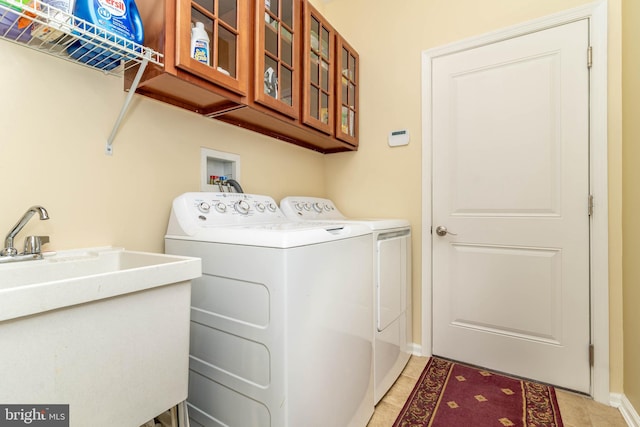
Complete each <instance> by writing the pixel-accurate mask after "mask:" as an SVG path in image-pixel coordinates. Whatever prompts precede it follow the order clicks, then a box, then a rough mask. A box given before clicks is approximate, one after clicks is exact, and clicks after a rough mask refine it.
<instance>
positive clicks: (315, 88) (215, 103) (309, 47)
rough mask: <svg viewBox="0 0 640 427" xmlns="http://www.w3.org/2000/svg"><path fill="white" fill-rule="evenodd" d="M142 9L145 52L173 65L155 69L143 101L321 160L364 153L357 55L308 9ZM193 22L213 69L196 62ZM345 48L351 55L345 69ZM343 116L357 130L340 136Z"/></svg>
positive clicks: (168, 3)
mask: <svg viewBox="0 0 640 427" xmlns="http://www.w3.org/2000/svg"><path fill="white" fill-rule="evenodd" d="M136 4H137V6H138V9H139V11H140V15H141V17H142V21H143V24H144V27H145V33H146V34H147V35H148V36H147V39H146V40H145V43H146V44H147V45H148V46H149V47H150V48H152V49H155V50H157V51H159V52H161V53H163V54H164V57H165V58H166V59H165V64H164V67H154V66H152V65H150V66H149V67H147V70H146V71H145V73H144V74H143V77H142V79H141V81H140V83H139V85H138V87H137V90H136V92H137V93H139V94H142V95H145V96H148V97H151V98H154V99H157V100H160V101H162V102H166V103H169V104H172V105H176V106H178V107H181V108H185V109H188V110H191V111H194V112H197V113H199V114H202V115H205V116H207V117H211V118H214V119H217V120H220V121H223V122H226V123H230V124H233V125H237V126H240V127H243V128H246V129H250V130H253V131H256V132H259V133H262V134H265V135H269V136H271V137H274V138H277V139H280V140H284V141H287V142H290V143H293V144H296V145H299V146H302V147H305V148H309V149H313V150H316V151H320V152H322V153H334V152H340V151H353V150H356V149H357V147H358V135H357V124H358V123H357V113H358V110H357V93H355V96H352V95H353V94H354V93H353V91H354V90H355V91H356V92H357V71H358V70H357V68H356V67H357V59H358V57H357V53H355V51H354V50H353V49H352V48H351V47H350V46H349V45H348V44H346V43H345V42H344V41H342V39H341V38H340V36H339V35H338V33H337V32H336V31H335V30H334V29H333V28H332V27H331V26H330V25H329V23H328V22H326V20H324V18H322V16H321V15H320V14H319V13H318V12H317V11H316V10H315V9H313V8H312V6H311V5H310V4H309V3H308V2H307V1H306V0H259V1H249V0H191V1H184V0H182V1H181V0H161V1H158V0H136ZM195 22H202V23H203V25H204V28H205V30H206V32H207V34H208V35H209V40H210V51H209V60H208V61H207V62H206V63H205V62H201V61H198V60H196V59H194V58H192V57H191V28H192V26H193V25H195ZM316 23H317V25H316ZM341 46H342V47H343V48H346V49H347V50H348V51H349V52H350V53H349V54H348V55H347V61H346V64H345V65H342V63H341V61H340V55H339V52H340V51H339V50H338V49H339V48H341ZM350 60H351V62H350ZM313 61H315V62H313ZM354 61H355V62H354ZM312 62H313V63H312ZM350 65H353V67H354V68H351V69H350V68H349V66H350ZM343 66H345V67H347V72H346V74H345V76H346V78H348V79H349V82H348V83H347V85H346V87H347V91H346V93H345V92H344V91H342V89H341V87H340V85H339V82H340V81H342V80H341V78H340V77H338V73H339V71H340V70H342V68H341V67H343ZM135 71H136V70H135V68H132V69H131V70H130V71H127V73H126V74H125V87H128V85H129V84H130V83H131V81H132V78H133V76H134V75H135ZM350 97H351V98H350ZM343 99H344V102H342V103H341V100H343ZM345 107H346V108H347V109H348V113H347V114H346V117H347V120H351V121H350V122H347V125H348V126H352V128H345V129H346V132H342V131H341V130H342V127H340V129H339V125H344V123H343V121H342V119H341V118H340V117H341V116H340V114H341V112H342V111H343V108H345ZM349 129H350V130H349ZM343 134H344V135H347V136H346V137H345V136H344V135H343Z"/></svg>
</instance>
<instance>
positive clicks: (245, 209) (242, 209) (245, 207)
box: [233, 200, 251, 215]
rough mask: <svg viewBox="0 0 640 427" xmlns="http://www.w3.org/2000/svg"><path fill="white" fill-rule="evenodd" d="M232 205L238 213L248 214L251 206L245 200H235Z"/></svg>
mask: <svg viewBox="0 0 640 427" xmlns="http://www.w3.org/2000/svg"><path fill="white" fill-rule="evenodd" d="M233 207H234V209H235V210H236V212H238V213H239V214H240V215H248V214H249V209H251V206H249V203H247V202H246V200H240V201H239V202H236V203H235V204H234V205H233Z"/></svg>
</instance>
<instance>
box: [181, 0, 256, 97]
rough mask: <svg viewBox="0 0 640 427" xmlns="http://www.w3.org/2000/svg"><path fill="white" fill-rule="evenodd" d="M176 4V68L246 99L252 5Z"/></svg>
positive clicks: (231, 1)
mask: <svg viewBox="0 0 640 427" xmlns="http://www.w3.org/2000/svg"><path fill="white" fill-rule="evenodd" d="M176 1H177V5H178V6H177V8H176V13H177V17H176V18H177V19H176V21H177V27H176V66H177V67H178V68H181V69H183V70H186V71H189V72H190V73H193V74H195V75H197V76H198V77H201V78H203V79H205V80H208V81H210V82H213V83H216V84H218V85H221V86H223V87H225V88H226V89H229V90H231V91H233V92H235V93H237V94H240V95H246V94H247V85H248V82H249V77H248V76H249V74H248V73H249V69H248V68H249V61H248V57H247V54H246V52H248V49H249V42H250V41H249V35H248V29H249V26H250V11H249V2H247V1H246V0H192V1H184V0H176ZM192 39H193V40H192ZM207 39H208V41H207Z"/></svg>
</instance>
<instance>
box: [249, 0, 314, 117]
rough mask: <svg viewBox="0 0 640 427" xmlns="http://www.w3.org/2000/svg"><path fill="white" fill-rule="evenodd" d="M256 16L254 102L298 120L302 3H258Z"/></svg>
mask: <svg viewBox="0 0 640 427" xmlns="http://www.w3.org/2000/svg"><path fill="white" fill-rule="evenodd" d="M256 3H257V5H256V16H255V23H256V27H255V34H256V40H255V46H254V47H255V79H254V85H255V88H254V101H255V102H257V103H259V104H261V105H264V106H266V107H269V108H271V109H273V110H276V111H278V112H280V113H282V114H285V115H287V116H289V117H291V118H294V119H297V118H298V117H299V116H300V80H301V70H300V53H301V49H302V44H301V41H302V29H301V28H302V26H301V16H302V8H301V7H302V1H301V0H258V1H257V2H256Z"/></svg>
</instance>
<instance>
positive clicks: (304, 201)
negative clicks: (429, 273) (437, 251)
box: [280, 197, 413, 404]
mask: <svg viewBox="0 0 640 427" xmlns="http://www.w3.org/2000/svg"><path fill="white" fill-rule="evenodd" d="M280 209H282V212H283V213H284V214H285V215H286V216H287V217H288V218H291V219H296V220H299V221H339V222H343V223H345V224H364V225H366V226H367V227H369V228H370V229H371V230H372V232H373V248H374V251H373V269H374V273H373V280H372V282H373V293H374V316H375V317H374V324H375V327H374V346H373V348H374V351H373V359H374V374H373V377H374V403H375V404H377V403H378V402H379V401H380V399H382V397H383V396H384V395H385V393H386V392H387V391H388V390H389V388H390V387H391V386H392V385H393V383H394V382H395V381H396V379H398V377H399V376H400V374H401V373H402V370H403V369H404V367H405V366H406V364H407V362H408V361H409V357H410V356H411V343H412V339H413V337H412V327H411V321H412V320H411V226H410V224H409V221H407V220H404V219H350V218H347V217H345V216H344V215H343V214H342V213H341V212H340V211H339V210H338V209H337V208H336V206H335V205H334V204H333V202H332V201H331V200H328V199H323V198H319V197H285V198H284V199H283V200H282V201H281V202H280Z"/></svg>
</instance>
